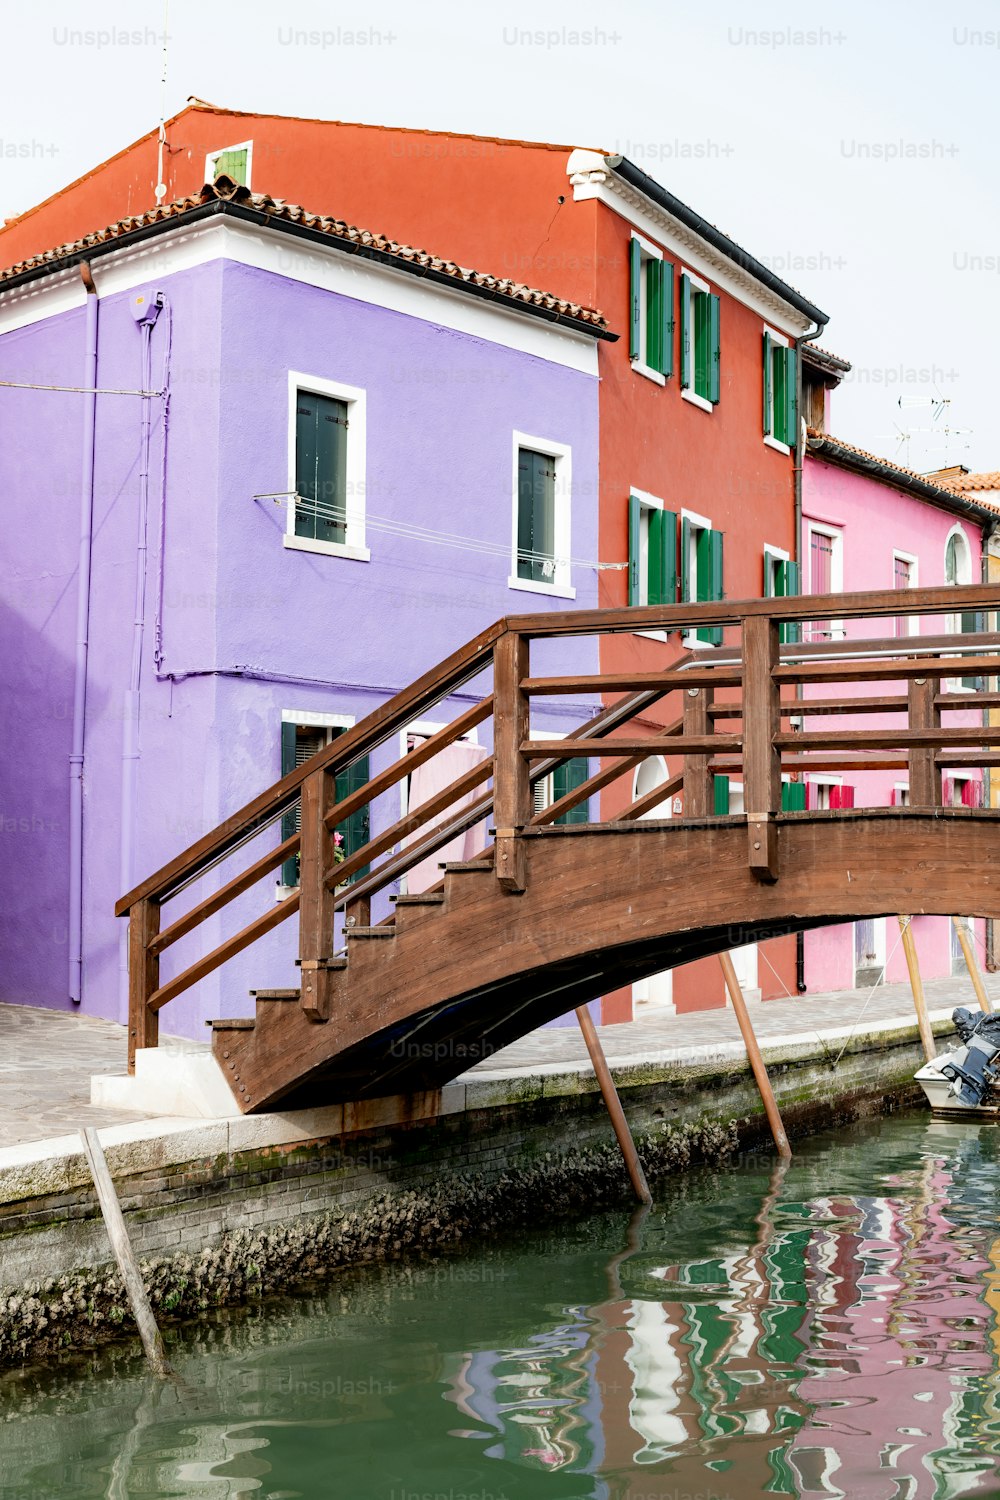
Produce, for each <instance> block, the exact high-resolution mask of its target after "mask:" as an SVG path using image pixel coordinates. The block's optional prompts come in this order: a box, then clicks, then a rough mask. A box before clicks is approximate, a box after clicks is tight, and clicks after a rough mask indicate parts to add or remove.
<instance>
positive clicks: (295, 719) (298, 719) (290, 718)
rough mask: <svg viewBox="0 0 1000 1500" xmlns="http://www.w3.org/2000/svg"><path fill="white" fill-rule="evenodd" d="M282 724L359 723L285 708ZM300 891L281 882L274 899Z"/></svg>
mask: <svg viewBox="0 0 1000 1500" xmlns="http://www.w3.org/2000/svg"><path fill="white" fill-rule="evenodd" d="M281 722H282V724H301V726H302V728H303V729H353V728H354V726H355V724H356V723H357V722H358V721H357V719H356V718H355V716H354V714H328V713H322V712H316V711H315V710H314V709H311V708H283V709H282V710H281ZM328 743H329V741H328ZM278 868H279V871H280V869H281V866H280V865H279V867H278ZM298 889H299V887H298V886H297V885H282V883H281V881H280V880H279V881H278V883H277V885H276V886H275V894H274V899H275V900H276V901H285V900H287V899H288V897H289V896H290V895H292V893H293V892H295V891H297V890H298Z"/></svg>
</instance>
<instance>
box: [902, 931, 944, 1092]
mask: <svg viewBox="0 0 1000 1500" xmlns="http://www.w3.org/2000/svg"><path fill="white" fill-rule="evenodd" d="M898 920H899V931H900V935H901V937H902V939H903V952H904V953H905V954H906V967H907V970H908V972H909V975H910V989H911V990H912V991H913V1008H914V1010H915V1011H916V1012H917V1026H918V1027H919V1029H920V1041H921V1044H922V1046H923V1049H924V1057H925V1058H926V1059H927V1061H928V1062H932V1061H933V1059H934V1058H935V1057H936V1056H937V1052H936V1051H935V1048H934V1032H933V1031H932V1030H931V1022H930V1017H929V1016H928V1014H927V1000H926V997H925V995H924V982H923V980H922V979H921V977H920V960H919V958H918V957H917V945H916V942H915V941H914V937H913V928H912V927H911V925H910V924H911V922H912V921H913V918H912V917H900V918H899V919H898Z"/></svg>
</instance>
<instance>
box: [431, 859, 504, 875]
mask: <svg viewBox="0 0 1000 1500" xmlns="http://www.w3.org/2000/svg"><path fill="white" fill-rule="evenodd" d="M438 869H439V870H443V871H444V873H445V874H446V875H459V874H469V875H492V874H493V861H492V859H446V860H444V861H442V862H441V863H439V865H438Z"/></svg>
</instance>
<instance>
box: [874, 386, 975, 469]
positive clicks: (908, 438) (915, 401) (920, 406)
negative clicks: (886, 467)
mask: <svg viewBox="0 0 1000 1500" xmlns="http://www.w3.org/2000/svg"><path fill="white" fill-rule="evenodd" d="M896 405H897V406H898V407H899V408H900V410H901V411H916V410H923V411H927V410H928V409H929V410H930V415H931V423H932V425H931V426H930V427H915V426H913V425H911V423H909V422H907V423H906V425H905V426H903V427H901V426H900V424H899V423H898V422H894V423H893V428H894V431H893V432H891V433H882V434H880V436H879V437H878V439H877V441H878V442H880V443H883V442H895V444H896V451H895V453H894V454H893V457H894V458H898V457H899V455H900V453H901V452H902V453H903V454H904V462H905V463H906V466H907V468H911V467H912V465H911V463H910V443H911V442H912V440H913V439H914V438H915V437H918V436H922V435H925V434H926V435H928V436H930V437H938V438H943V439H944V442H943V444H936V445H934V446H930V445H929V444H928V445H925V451H926V452H928V453H945V454H949V453H951V451H952V449H951V440H952V439H953V438H956V437H968V436H970V435H971V433H972V431H973V429H972V428H971V427H954V426H952V424H951V422H949V421H947V420H946V421H945V422H944V423H943V424H942V421H941V418H942V417H947V414H948V408H949V407H950V406H951V397H950V396H941V395H938V393H937V392H935V393H934V395H932V396H900V397H898V399H897V402H896ZM968 446H969V444H968V443H962V444H961V445H960V451H963V452H964V451H965V449H967V448H968Z"/></svg>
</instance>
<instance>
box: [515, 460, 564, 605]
mask: <svg viewBox="0 0 1000 1500" xmlns="http://www.w3.org/2000/svg"><path fill="white" fill-rule="evenodd" d="M571 483H572V476H571V469H570V450H569V448H567V447H565V446H564V445H563V444H561V443H549V442H546V441H544V440H543V439H540V438H531V437H526V436H525V435H524V434H523V433H517V432H515V434H514V559H513V560H514V570H513V573H512V574H511V577H510V578H509V579H508V580H507V581H508V584H509V585H510V587H511V588H520V589H529V590H533V591H535V592H538V593H544V594H559V595H560V596H561V597H563V598H569V599H572V598H573V597H575V595H574V590H573V589H572V588H571V587H570V560H569V543H570V538H569V526H570V494H571Z"/></svg>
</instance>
